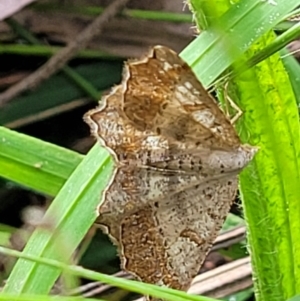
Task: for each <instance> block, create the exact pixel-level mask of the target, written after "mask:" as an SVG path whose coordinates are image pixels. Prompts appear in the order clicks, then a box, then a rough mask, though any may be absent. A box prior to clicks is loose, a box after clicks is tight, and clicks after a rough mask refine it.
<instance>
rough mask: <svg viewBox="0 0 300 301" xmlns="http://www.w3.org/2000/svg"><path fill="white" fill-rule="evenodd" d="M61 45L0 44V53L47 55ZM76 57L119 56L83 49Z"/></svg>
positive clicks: (107, 58) (117, 58) (115, 58)
mask: <svg viewBox="0 0 300 301" xmlns="http://www.w3.org/2000/svg"><path fill="white" fill-rule="evenodd" d="M62 48H63V47H59V46H48V45H37V44H34V45H19V44H5V45H4V44H3V45H0V54H19V55H24V56H25V55H26V56H27V55H28V56H32V55H36V56H46V57H49V56H51V55H53V54H55V53H57V52H58V51H60V50H61V49H62ZM75 57H76V58H84V59H105V60H114V61H115V60H120V59H121V58H120V57H116V56H113V55H110V54H108V53H106V52H102V51H99V50H92V49H84V50H81V51H79V52H78V54H77V55H76V56H75Z"/></svg>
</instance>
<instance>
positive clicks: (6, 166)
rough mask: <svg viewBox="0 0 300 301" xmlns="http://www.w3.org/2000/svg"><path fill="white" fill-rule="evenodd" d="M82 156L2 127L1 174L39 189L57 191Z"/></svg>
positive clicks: (46, 191)
mask: <svg viewBox="0 0 300 301" xmlns="http://www.w3.org/2000/svg"><path fill="white" fill-rule="evenodd" d="M82 158H83V156H82V155H80V154H78V153H76V152H73V151H70V150H68V149H65V148H62V147H59V146H56V145H54V144H51V143H47V142H44V141H41V140H39V139H36V138H33V137H30V136H27V135H23V134H20V133H17V132H14V131H11V130H9V129H7V128H4V127H0V175H1V176H2V177H4V178H6V179H9V180H11V181H14V182H16V183H19V184H21V185H24V186H26V187H28V188H31V189H34V190H37V191H39V192H42V193H45V194H48V195H52V196H54V195H56V194H57V192H58V191H59V189H60V188H61V187H62V185H63V184H64V182H65V181H66V180H67V179H68V177H69V176H70V174H71V173H72V172H73V170H74V169H75V168H76V166H77V165H78V164H79V163H80V162H81V160H82Z"/></svg>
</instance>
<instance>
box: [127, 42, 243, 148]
mask: <svg viewBox="0 0 300 301" xmlns="http://www.w3.org/2000/svg"><path fill="white" fill-rule="evenodd" d="M123 90H124V103H123V108H124V112H125V114H126V116H127V117H128V118H129V119H130V120H131V121H133V123H134V125H135V126H136V127H137V128H138V129H139V130H141V131H144V130H147V129H150V130H151V131H153V132H154V133H155V132H158V133H160V134H163V135H166V136H168V137H173V138H175V140H177V142H181V141H182V142H184V143H185V146H186V147H187V148H188V147H189V143H191V144H192V145H191V147H193V148H194V147H195V143H196V144H201V145H202V146H205V145H209V146H218V148H221V147H225V148H226V147H228V146H229V147H238V146H239V145H240V140H239V138H238V136H237V134H236V133H235V131H234V129H233V127H232V125H231V124H230V121H229V120H228V119H227V118H226V117H225V115H224V114H223V113H222V111H221V110H220V108H219V107H218V105H217V103H216V102H215V100H214V99H213V98H212V97H211V96H210V95H209V94H208V93H207V92H206V91H205V89H204V88H203V86H202V85H201V84H200V82H199V81H198V80H197V78H196V76H195V74H194V73H193V71H192V70H191V68H190V67H189V66H188V65H187V64H186V63H185V62H184V61H183V60H182V59H181V58H180V57H179V56H178V55H177V54H176V53H175V52H173V51H171V50H170V49H168V48H166V47H162V46H157V47H154V48H153V49H152V50H151V52H150V53H149V55H148V56H147V57H145V58H144V59H142V60H138V61H133V62H129V63H127V64H126V65H125V71H124V86H123Z"/></svg>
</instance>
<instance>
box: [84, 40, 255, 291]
mask: <svg viewBox="0 0 300 301" xmlns="http://www.w3.org/2000/svg"><path fill="white" fill-rule="evenodd" d="M84 119H85V121H86V122H87V123H88V124H89V126H90V127H91V132H92V134H93V135H94V136H95V137H96V138H97V140H98V141H99V142H100V144H101V145H102V146H103V147H105V148H107V149H108V150H109V152H110V153H111V155H112V157H113V160H114V166H115V168H114V173H113V175H112V177H111V180H110V183H109V185H108V186H107V188H106V189H105V191H104V192H103V194H102V196H101V197H102V200H101V205H100V207H99V220H98V221H99V223H100V224H101V226H102V228H103V229H104V230H105V232H106V233H107V234H108V235H109V236H110V238H111V240H112V241H113V243H114V244H116V245H117V247H118V251H119V256H120V258H121V264H122V268H123V269H124V270H125V271H128V272H129V273H131V274H133V275H134V276H135V277H136V278H137V279H139V280H141V281H144V282H148V283H153V284H157V285H163V286H168V287H171V288H175V289H180V290H187V289H188V288H189V286H190V284H191V281H192V279H193V278H194V277H195V276H196V275H197V273H198V271H199V269H200V267H201V264H202V263H203V261H204V259H205V257H206V254H207V253H208V252H209V250H210V249H211V247H212V244H213V242H214V240H215V238H216V237H217V235H218V233H219V231H220V229H221V227H222V224H223V222H224V219H225V218H226V216H227V214H228V211H229V209H230V206H231V204H232V202H233V200H234V197H235V195H236V192H237V187H238V174H239V173H240V172H241V171H242V169H243V168H244V167H245V166H246V165H247V164H248V163H249V162H250V161H251V160H252V158H253V157H254V155H255V153H256V151H257V148H256V147H253V146H250V145H246V144H242V143H241V141H240V139H239V137H238V135H237V133H236V131H235V129H234V128H233V126H232V124H231V123H230V121H229V120H228V119H227V117H226V116H225V114H224V113H223V112H222V111H221V110H220V108H219V106H218V103H217V102H216V101H215V100H214V99H213V98H212V97H211V96H210V95H209V94H208V92H207V91H206V90H205V89H204V88H203V86H202V85H201V83H200V82H199V81H198V80H197V78H196V76H195V74H194V73H193V71H192V70H191V68H190V67H189V66H188V65H187V64H186V63H185V62H184V61H183V60H182V59H181V58H180V57H179V56H178V55H177V54H176V53H175V52H174V51H172V50H171V49H169V48H167V47H164V46H155V47H154V48H153V49H151V51H150V52H149V53H148V55H146V56H145V57H143V58H142V59H140V60H132V61H128V62H127V63H126V64H125V66H124V72H123V80H122V82H121V84H120V85H118V86H116V87H114V88H113V89H112V90H111V92H110V94H109V95H107V96H104V97H103V99H102V100H101V102H100V105H99V107H97V108H96V109H94V110H92V111H90V112H88V113H87V114H86V115H85V117H84Z"/></svg>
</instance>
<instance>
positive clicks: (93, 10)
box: [32, 3, 192, 23]
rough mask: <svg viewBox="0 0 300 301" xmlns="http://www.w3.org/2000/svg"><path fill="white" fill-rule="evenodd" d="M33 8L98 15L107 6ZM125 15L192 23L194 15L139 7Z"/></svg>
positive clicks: (53, 5)
mask: <svg viewBox="0 0 300 301" xmlns="http://www.w3.org/2000/svg"><path fill="white" fill-rule="evenodd" d="M32 8H33V9H36V10H38V11H42V12H45V11H60V12H65V13H71V14H74V13H77V14H81V15H82V14H84V15H91V16H97V15H99V14H101V13H102V12H103V11H104V9H105V8H103V7H99V6H66V5H64V6H63V5H55V4H38V3H37V4H34V5H33V6H32ZM120 15H121V16H124V17H131V18H136V19H144V20H156V21H166V22H174V23H190V22H191V21H192V16H191V15H190V14H183V13H182V14H178V13H169V12H163V11H149V10H139V9H124V10H123V11H122V12H121V14H120Z"/></svg>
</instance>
